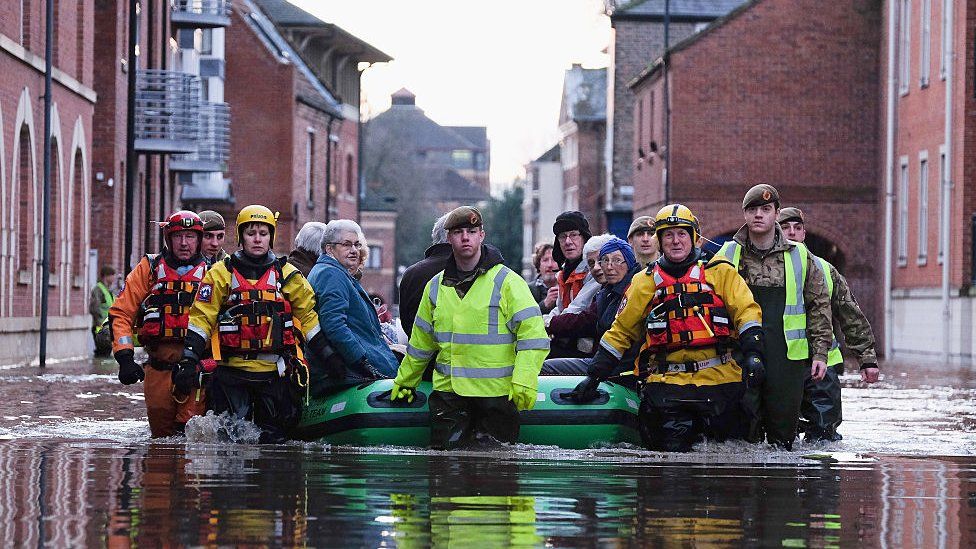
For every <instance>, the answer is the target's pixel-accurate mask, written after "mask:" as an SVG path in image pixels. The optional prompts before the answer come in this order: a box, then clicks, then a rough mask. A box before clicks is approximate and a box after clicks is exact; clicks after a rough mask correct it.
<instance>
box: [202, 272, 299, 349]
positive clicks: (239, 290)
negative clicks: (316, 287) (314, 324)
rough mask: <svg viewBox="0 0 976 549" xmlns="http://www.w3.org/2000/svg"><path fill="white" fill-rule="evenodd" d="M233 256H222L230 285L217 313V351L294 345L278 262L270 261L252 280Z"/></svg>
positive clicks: (288, 308)
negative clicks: (240, 269) (245, 274)
mask: <svg viewBox="0 0 976 549" xmlns="http://www.w3.org/2000/svg"><path fill="white" fill-rule="evenodd" d="M233 257H234V256H230V257H228V258H226V259H224V260H223V261H224V265H226V266H227V270H228V271H230V289H229V291H228V294H227V297H226V298H225V300H224V303H223V305H222V306H221V309H220V315H219V316H218V327H217V328H218V332H219V336H218V339H219V341H220V350H221V353H223V354H229V355H245V356H246V355H256V354H258V353H261V354H265V353H269V354H282V353H284V351H285V350H286V349H290V348H294V347H295V344H296V340H295V336H296V334H295V328H294V320H293V319H292V312H291V303H290V302H289V301H288V300H287V299H285V296H284V294H282V293H281V288H282V287H283V286H284V284H285V280H284V276H283V275H282V271H281V264H280V263H279V262H277V261H275V262H273V263H272V264H271V265H269V266H268V268H267V270H265V271H264V273H263V274H262V275H261V276H259V277H258V279H257V280H256V281H255V282H253V283H252V282H250V281H248V279H247V278H245V276H244V275H243V274H241V272H240V271H239V270H238V269H237V267H236V266H234V263H235V262H234V260H233ZM294 272H296V273H297V272H298V271H297V270H296V271H294Z"/></svg>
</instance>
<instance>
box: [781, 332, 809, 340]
mask: <svg viewBox="0 0 976 549" xmlns="http://www.w3.org/2000/svg"><path fill="white" fill-rule="evenodd" d="M806 338H807V331H806V330H787V331H786V339H806Z"/></svg>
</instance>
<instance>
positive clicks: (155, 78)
mask: <svg viewBox="0 0 976 549" xmlns="http://www.w3.org/2000/svg"><path fill="white" fill-rule="evenodd" d="M135 106H136V120H135V125H136V135H135V137H136V143H135V145H136V150H137V151H141V152H153V153H192V152H195V151H196V150H197V139H198V137H199V132H200V78H199V77H198V76H195V75H192V74H187V73H183V72H176V71H166V70H159V69H146V70H141V71H139V74H138V75H137V76H136V105H135Z"/></svg>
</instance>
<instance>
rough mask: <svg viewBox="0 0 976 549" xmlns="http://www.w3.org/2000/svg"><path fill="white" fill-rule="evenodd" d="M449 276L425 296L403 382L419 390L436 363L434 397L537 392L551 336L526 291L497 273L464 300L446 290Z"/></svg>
mask: <svg viewBox="0 0 976 549" xmlns="http://www.w3.org/2000/svg"><path fill="white" fill-rule="evenodd" d="M443 276H444V272H443V271H441V272H440V273H438V274H437V275H435V276H434V278H432V279H431V280H430V281H429V282H428V283H427V286H426V287H425V288H424V294H423V297H422V298H421V300H420V308H419V309H418V310H417V317H416V318H415V319H414V326H413V332H411V334H410V343H409V345H408V346H407V353H406V355H405V356H404V358H403V361H402V362H401V363H400V369H399V371H398V372H397V380H398V383H400V384H401V385H402V386H404V387H416V386H417V384H418V383H419V382H420V376H421V375H422V374H423V371H424V368H425V367H426V366H427V362H428V361H429V360H430V359H431V358H432V357H435V356H436V360H435V366H434V376H433V382H434V390H435V391H445V392H451V393H455V394H458V395H461V396H472V397H495V396H507V395H508V394H509V392H510V390H511V387H512V383H513V382H514V383H518V384H520V385H524V386H526V387H532V388H536V387H538V383H539V371H540V370H541V369H542V362H543V361H544V360H545V359H546V355H547V354H549V336H548V335H547V334H546V328H545V326H544V325H543V322H542V314H541V313H540V311H539V306H538V305H537V304H536V302H535V299H533V298H532V292H531V291H530V290H529V286H528V284H526V282H525V280H523V279H522V277H521V276H519V275H517V274H515V273H514V272H512V270H511V269H509V268H508V267H505V266H504V265H495V266H494V267H492V268H491V269H488V271H487V272H485V273H484V274H482V275H481V276H479V277H478V278H477V279H475V281H474V283H473V284H472V285H471V288H470V289H469V290H468V291H467V293H466V294H465V295H464V298H463V299H462V298H460V297H458V294H457V291H456V290H455V289H454V288H453V287H450V286H445V285H444V284H442V282H441V279H442V277H443Z"/></svg>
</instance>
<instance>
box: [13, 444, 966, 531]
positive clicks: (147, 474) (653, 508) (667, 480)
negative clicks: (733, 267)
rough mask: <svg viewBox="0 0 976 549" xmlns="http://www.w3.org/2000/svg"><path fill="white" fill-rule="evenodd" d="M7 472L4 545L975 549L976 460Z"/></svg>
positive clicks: (468, 458)
mask: <svg viewBox="0 0 976 549" xmlns="http://www.w3.org/2000/svg"><path fill="white" fill-rule="evenodd" d="M0 482H2V485H3V486H4V490H2V491H0V545H3V546H12V545H17V546H24V545H37V546H57V547H71V546H89V545H108V546H116V547H122V546H130V545H150V546H154V545H160V544H164V545H165V544H181V545H206V546H214V545H276V546H277V545H287V546H294V545H309V546H321V545H345V546H400V547H425V546H430V545H436V546H467V547H474V546H477V547H484V546H523V545H525V546H540V545H550V546H556V547H560V546H581V545H582V546H601V547H603V546H611V547H613V546H630V545H635V544H638V545H652V546H683V545H689V544H693V543H694V544H713V545H717V546H742V545H747V546H793V547H799V546H807V547H834V546H853V545H857V546H864V547H883V546H889V547H909V546H913V547H965V546H972V545H973V544H976V538H974V537H973V536H974V532H973V529H974V525H976V499H974V498H976V464H974V460H973V459H972V458H947V459H923V458H916V459H911V458H894V457H891V458H889V457H885V458H880V459H879V461H877V462H874V463H868V464H862V463H858V464H823V465H822V464H819V463H811V464H810V465H789V464H777V465H741V464H737V465H728V466H722V465H716V464H714V463H710V464H702V463H675V462H662V461H656V462H655V461H644V462H624V461H615V460H613V459H605V460H586V461H561V460H546V459H524V458H521V457H513V456H512V455H511V454H505V453H492V454H482V455H466V454H440V453H413V454H410V455H398V454H397V453H395V452H393V451H387V452H385V453H373V454H365V453H354V452H352V451H346V450H337V449H330V448H328V447H321V446H315V445H306V446H301V445H289V446H277V447H266V448H261V447H257V446H250V445H235V444H199V445H190V446H188V447H187V446H184V445H183V444H176V443H172V444H165V443H164V444H155V443H154V444H146V445H135V446H128V447H126V446H120V445H114V444H100V443H70V442H42V443H41V442H37V441H7V442H2V443H0ZM167 540H169V541H167Z"/></svg>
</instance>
